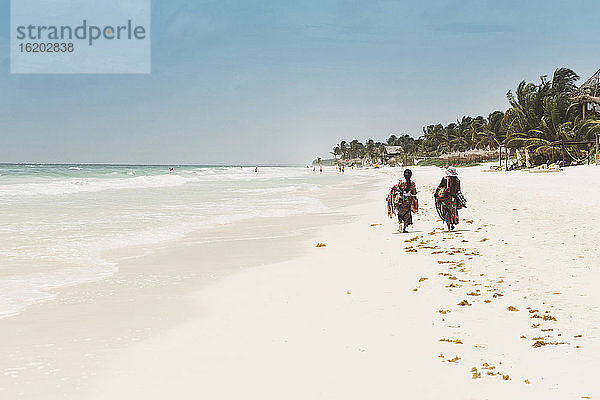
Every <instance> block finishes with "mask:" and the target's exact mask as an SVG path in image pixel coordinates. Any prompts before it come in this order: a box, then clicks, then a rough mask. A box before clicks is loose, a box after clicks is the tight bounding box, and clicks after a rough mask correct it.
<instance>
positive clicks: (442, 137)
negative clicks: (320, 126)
mask: <svg viewBox="0 0 600 400" xmlns="http://www.w3.org/2000/svg"><path fill="white" fill-rule="evenodd" d="M578 80H579V76H578V75H577V74H576V73H575V72H574V71H573V70H571V69H569V68H559V69H557V70H556V71H554V74H553V75H552V77H551V78H549V77H548V76H547V75H542V76H541V77H540V81H539V82H537V83H533V82H526V81H521V82H520V83H519V84H518V85H517V87H516V89H515V90H514V91H513V90H509V91H508V92H507V94H506V98H507V100H508V104H509V107H508V108H507V109H506V110H504V111H500V110H494V111H491V112H490V113H489V114H488V115H486V116H482V115H479V116H463V117H462V118H459V119H458V120H457V121H456V122H452V123H449V124H442V123H436V124H431V125H427V126H425V127H424V128H423V132H422V134H421V135H420V136H418V137H415V135H408V134H404V135H399V136H396V135H391V136H390V137H389V138H388V139H387V140H385V142H376V141H374V140H373V139H368V140H366V142H365V143H364V144H363V143H361V142H360V141H359V140H356V139H354V140H351V141H349V142H347V141H342V142H340V143H339V144H337V145H335V146H334V147H333V150H332V151H331V154H333V156H334V158H335V160H352V159H361V160H367V161H369V162H371V163H379V162H383V161H384V159H385V158H387V157H386V153H385V146H398V148H396V149H395V151H396V152H398V153H399V154H398V155H397V157H396V158H397V159H398V158H399V159H400V160H401V162H404V163H406V162H407V160H410V161H413V160H415V159H424V160H423V162H424V163H429V164H430V165H437V164H438V163H444V162H445V160H448V159H452V160H453V161H456V160H457V159H458V160H460V159H461V155H462V156H463V158H462V161H463V162H473V161H474V160H475V159H476V158H479V159H482V158H486V157H488V158H491V157H492V156H494V157H497V155H498V154H499V150H500V149H502V150H503V151H504V152H506V154H507V155H510V154H513V153H514V154H515V155H516V157H517V158H518V159H521V158H522V159H523V160H524V159H525V158H527V160H528V163H530V164H533V165H535V164H543V163H549V162H556V161H560V162H561V163H563V164H571V163H574V162H575V163H579V162H582V161H583V160H586V159H587V158H588V157H589V156H590V155H591V154H592V152H593V151H596V149H595V146H594V145H593V143H594V140H595V138H596V135H598V134H599V133H600V113H598V111H600V106H598V104H597V103H594V101H593V100H595V99H596V100H597V99H598V98H597V97H592V96H595V95H596V94H595V91H596V89H597V88H596V87H594V88H592V91H593V92H594V93H592V94H591V96H590V91H589V90H587V91H583V89H584V87H583V86H585V85H588V83H589V82H590V81H588V82H586V84H584V85H582V87H580V88H577V86H576V84H575V83H576V82H577V81H578ZM595 85H598V80H596V81H595ZM585 89H590V88H589V87H587V88H585ZM590 99H591V101H590ZM452 154H453V155H454V157H452V156H450V155H452ZM469 154H471V155H476V157H468V155H469ZM436 159H437V161H436ZM410 161H408V162H409V163H410Z"/></svg>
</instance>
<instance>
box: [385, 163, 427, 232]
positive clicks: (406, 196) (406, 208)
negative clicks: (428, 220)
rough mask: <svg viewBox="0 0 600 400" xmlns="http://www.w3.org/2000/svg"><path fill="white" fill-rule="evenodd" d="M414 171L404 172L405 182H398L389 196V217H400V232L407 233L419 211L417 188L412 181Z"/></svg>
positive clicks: (407, 170)
mask: <svg viewBox="0 0 600 400" xmlns="http://www.w3.org/2000/svg"><path fill="white" fill-rule="evenodd" d="M411 178H412V171H411V170H410V169H406V170H404V179H405V180H404V181H400V182H398V184H397V185H394V186H393V187H392V189H391V190H390V194H388V196H387V199H386V201H387V207H388V216H389V217H390V218H392V215H394V214H396V215H397V216H398V232H403V233H404V232H406V228H407V227H408V225H412V223H413V221H412V213H413V212H417V210H418V209H419V202H418V200H417V186H416V185H415V183H414V182H413V181H412V180H411Z"/></svg>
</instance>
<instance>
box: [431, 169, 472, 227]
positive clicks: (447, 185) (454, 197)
mask: <svg viewBox="0 0 600 400" xmlns="http://www.w3.org/2000/svg"><path fill="white" fill-rule="evenodd" d="M434 197H435V208H436V210H437V212H438V215H439V216H440V218H441V219H442V221H444V222H445V223H446V226H447V227H448V231H452V230H454V227H455V226H456V225H458V223H459V218H458V210H460V209H461V208H463V207H465V208H466V207H467V201H466V200H465V197H464V196H463V194H462V192H461V190H460V180H459V179H458V172H457V171H456V168H454V167H448V169H447V170H446V176H445V177H444V178H442V181H441V182H440V184H439V186H438V187H437V189H436V191H435V194H434Z"/></svg>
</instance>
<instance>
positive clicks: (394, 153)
mask: <svg viewBox="0 0 600 400" xmlns="http://www.w3.org/2000/svg"><path fill="white" fill-rule="evenodd" d="M403 155H404V151H403V150H402V146H384V148H383V160H384V162H385V163H386V164H393V165H395V164H399V163H401V162H402V156H403Z"/></svg>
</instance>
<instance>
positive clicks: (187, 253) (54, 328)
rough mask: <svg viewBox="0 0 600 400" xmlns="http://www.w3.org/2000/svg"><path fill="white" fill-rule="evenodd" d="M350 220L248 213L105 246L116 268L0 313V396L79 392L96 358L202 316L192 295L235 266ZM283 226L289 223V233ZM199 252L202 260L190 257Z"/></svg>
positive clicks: (275, 257) (256, 262) (251, 264)
mask: <svg viewBox="0 0 600 400" xmlns="http://www.w3.org/2000/svg"><path fill="white" fill-rule="evenodd" d="M370 185H371V183H370V182H365V183H363V184H362V186H361V187H365V188H367V187H369V186H370ZM350 188H352V185H348V184H342V185H337V186H336V187H333V188H330V189H328V191H327V194H324V195H323V196H322V197H325V201H326V202H333V203H336V202H338V200H339V199H340V198H341V197H343V196H347V197H348V198H350V199H352V200H351V201H361V199H360V196H358V197H359V198H354V197H355V196H356V193H350V192H349V189H350ZM349 218H352V216H351V215H349V214H346V213H345V212H344V211H343V210H335V211H331V212H325V213H316V214H315V213H312V214H306V215H295V216H286V217H259V218H250V219H247V220H244V221H243V224H242V225H243V228H242V229H241V230H240V228H239V226H240V224H228V225H224V226H221V227H217V228H211V229H206V230H202V231H197V232H194V233H191V234H188V235H186V237H185V238H183V239H181V240H178V241H166V242H161V243H157V244H152V245H146V246H134V247H127V248H122V249H118V250H112V251H107V252H105V254H104V256H105V259H106V260H107V261H108V262H110V263H111V264H115V265H116V266H117V272H116V273H114V274H112V275H111V276H109V277H108V278H104V279H101V280H96V281H92V282H87V283H80V284H77V285H73V286H67V287H62V288H59V289H58V290H51V291H50V293H53V294H55V297H54V298H52V299H50V300H47V301H43V302H39V303H35V304H33V305H30V306H28V307H27V309H25V310H24V311H22V312H21V313H19V314H15V315H12V316H9V317H5V318H3V319H0V326H2V330H1V332H2V333H0V335H1V340H0V342H2V343H3V344H2V354H4V355H5V357H4V358H3V360H2V361H1V362H0V371H2V375H0V394H2V395H3V396H7V397H11V398H39V397H40V396H43V397H45V398H57V399H58V398H65V397H66V398H79V396H80V394H81V393H80V392H81V390H82V388H84V387H85V386H86V381H87V380H88V379H89V377H90V376H92V375H93V374H94V370H95V369H96V368H97V366H98V363H99V360H101V359H102V358H103V357H105V356H106V355H108V354H111V353H112V352H115V351H117V350H118V349H122V348H124V347H127V346H131V345H132V344H133V343H136V342H138V341H140V340H144V339H146V338H148V337H150V336H152V335H155V334H157V333H159V332H162V331H164V330H168V329H171V328H173V327H174V326H177V325H179V324H181V323H183V322H184V321H186V320H189V319H190V318H192V317H193V316H196V315H199V313H200V314H201V312H202V311H201V310H199V309H198V308H197V307H195V306H194V305H193V304H192V302H191V300H190V298H189V297H190V294H191V293H194V292H196V291H198V290H204V288H206V287H209V286H211V285H214V284H215V282H218V281H219V280H221V279H223V278H224V277H226V276H228V275H230V274H236V273H238V272H239V271H241V270H244V269H252V268H256V267H257V266H260V265H263V264H270V263H273V262H276V261H282V260H287V259H291V258H294V257H298V256H299V255H300V254H301V253H302V252H303V248H304V247H305V245H304V243H305V242H306V241H307V240H310V239H308V238H307V237H311V236H313V235H314V232H315V231H316V229H318V228H319V227H321V226H323V225H327V224H340V223H344V222H345V221H347V220H348V219H349ZM289 226H293V227H294V229H293V230H292V231H291V232H290V230H289V229H288V227H289ZM256 248H259V249H265V250H266V251H262V252H256V250H255V249H256ZM173 254H176V255H177V259H176V260H173ZM199 255H200V256H201V257H202V258H203V259H205V260H206V261H205V262H197V260H198V258H199V257H198V256H199ZM171 265H172V267H171ZM73 328H74V329H73ZM65 329H66V331H65ZM71 329H72V330H71ZM40 332H43V335H40ZM25 382H35V385H24V383H25ZM62 382H67V383H64V384H63V383H62Z"/></svg>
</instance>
